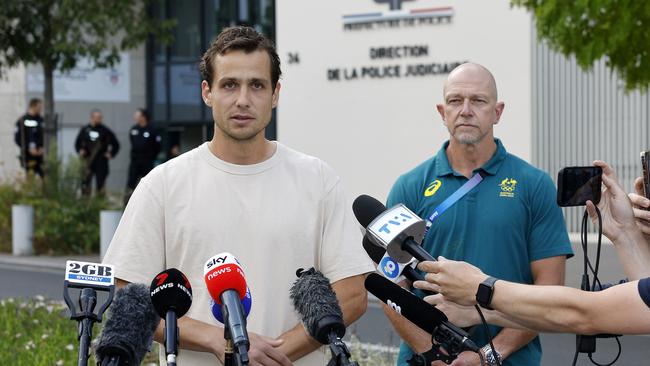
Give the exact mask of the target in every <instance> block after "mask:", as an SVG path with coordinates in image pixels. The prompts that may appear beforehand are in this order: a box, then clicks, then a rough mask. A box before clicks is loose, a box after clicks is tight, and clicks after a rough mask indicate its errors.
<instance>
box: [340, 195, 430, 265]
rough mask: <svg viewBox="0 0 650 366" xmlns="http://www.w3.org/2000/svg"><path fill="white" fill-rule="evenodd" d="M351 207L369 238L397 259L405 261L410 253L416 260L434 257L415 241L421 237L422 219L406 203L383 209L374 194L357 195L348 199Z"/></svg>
mask: <svg viewBox="0 0 650 366" xmlns="http://www.w3.org/2000/svg"><path fill="white" fill-rule="evenodd" d="M352 210H353V211H354V216H356V218H357V221H359V223H360V224H361V225H362V226H363V227H364V228H366V233H367V234H369V235H370V238H371V239H372V241H373V242H374V243H376V244H377V245H380V246H381V247H383V248H384V249H386V252H387V253H388V255H389V256H390V257H391V258H393V259H394V260H396V261H397V262H399V263H408V262H409V261H410V260H411V259H412V258H413V257H415V259H417V260H418V261H419V262H421V261H435V259H434V258H433V257H432V256H431V254H429V253H428V252H427V251H426V250H424V249H423V248H422V246H421V245H420V244H419V243H418V242H422V240H423V239H424V232H425V230H426V223H425V222H424V220H422V219H421V218H419V217H418V216H417V215H416V214H415V213H413V212H412V211H411V210H409V209H408V208H407V207H406V206H404V205H402V204H398V205H396V206H394V207H391V208H390V209H386V206H384V204H383V203H381V202H379V201H378V200H376V199H375V198H373V197H370V196H368V195H361V196H359V197H357V198H356V199H355V200H354V202H353V203H352Z"/></svg>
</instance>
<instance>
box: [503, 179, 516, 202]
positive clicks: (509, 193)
mask: <svg viewBox="0 0 650 366" xmlns="http://www.w3.org/2000/svg"><path fill="white" fill-rule="evenodd" d="M499 187H501V192H500V193H499V196H501V197H510V198H512V197H514V196H515V189H516V188H517V180H515V179H514V178H505V179H504V180H502V181H501V184H499Z"/></svg>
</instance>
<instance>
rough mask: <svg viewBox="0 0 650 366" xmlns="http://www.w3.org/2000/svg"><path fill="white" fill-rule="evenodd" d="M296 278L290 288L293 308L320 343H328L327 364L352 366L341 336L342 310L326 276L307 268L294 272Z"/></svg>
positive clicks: (342, 329) (343, 329) (343, 333)
mask: <svg viewBox="0 0 650 366" xmlns="http://www.w3.org/2000/svg"><path fill="white" fill-rule="evenodd" d="M296 276H298V279H297V280H296V282H294V283H293V285H292V286H291V289H290V290H289V293H290V297H291V300H292V301H293V307H294V309H295V310H296V312H297V313H298V315H300V319H301V320H302V324H303V325H304V327H305V330H307V333H308V334H309V335H310V336H311V337H312V338H314V339H315V340H317V341H318V342H320V343H321V344H325V345H329V347H330V350H331V352H332V360H331V361H330V362H329V363H328V365H336V366H345V365H349V366H354V365H357V366H358V364H357V363H356V362H352V361H350V359H349V358H350V351H349V350H348V348H347V346H346V345H345V343H343V341H342V340H341V338H343V336H344V335H345V323H343V312H342V311H341V307H340V306H339V303H338V300H337V299H336V294H335V293H334V290H333V289H332V285H331V284H330V281H329V279H327V277H325V276H324V275H323V274H322V273H320V272H318V271H316V270H315V269H314V268H310V269H308V270H306V271H304V270H303V269H302V268H300V269H298V270H297V271H296Z"/></svg>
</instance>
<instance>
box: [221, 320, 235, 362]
mask: <svg viewBox="0 0 650 366" xmlns="http://www.w3.org/2000/svg"><path fill="white" fill-rule="evenodd" d="M224 325H225V326H224V328H223V338H224V339H225V340H226V347H225V348H224V352H223V365H224V366H235V355H234V351H235V349H234V347H233V344H232V336H231V335H230V327H228V324H227V323H226V324H224Z"/></svg>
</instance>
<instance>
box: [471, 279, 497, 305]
mask: <svg viewBox="0 0 650 366" xmlns="http://www.w3.org/2000/svg"><path fill="white" fill-rule="evenodd" d="M497 280H498V278H494V277H488V278H487V279H486V280H485V281H483V282H481V284H480V285H478V290H477V291H476V302H477V303H478V304H479V305H481V307H484V308H486V309H488V310H492V308H491V307H490V303H491V302H492V295H493V294H494V283H495V282H497Z"/></svg>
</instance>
